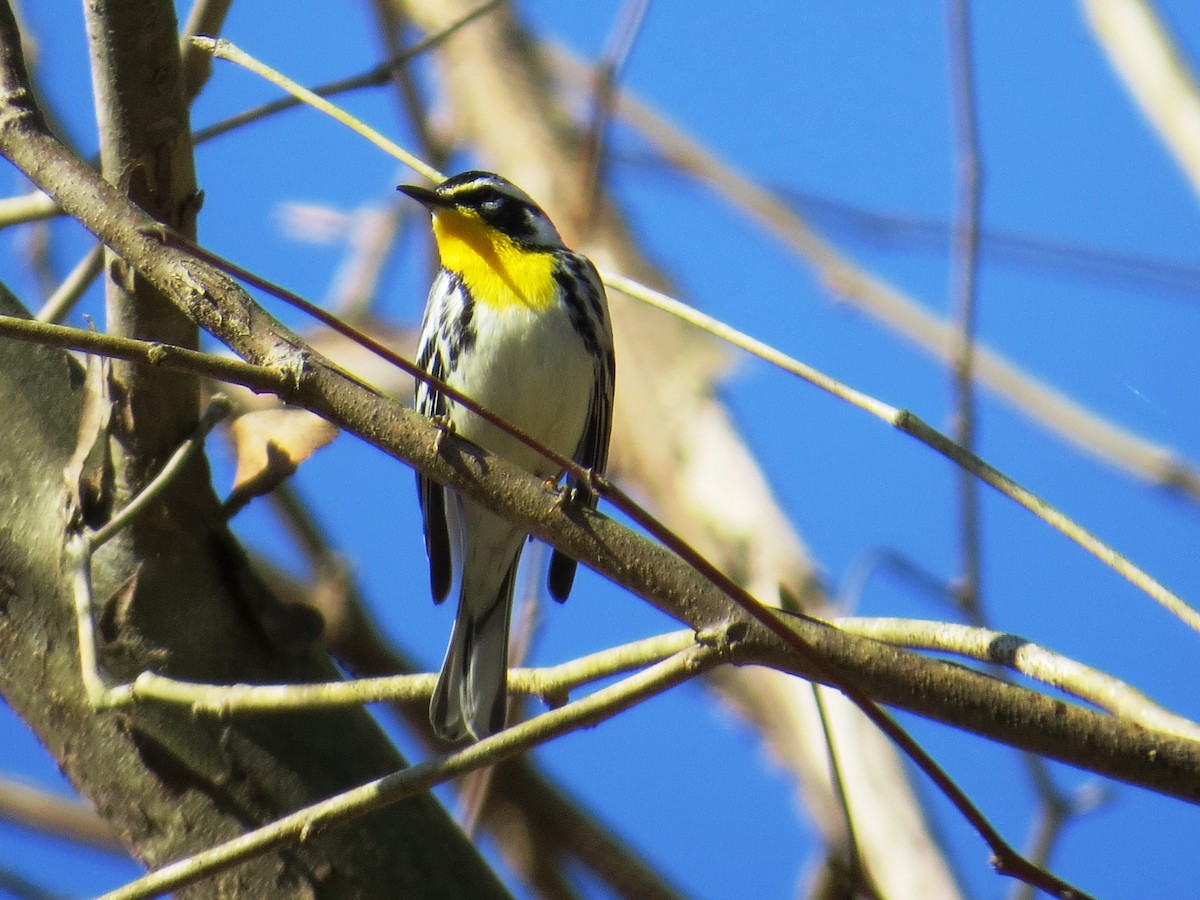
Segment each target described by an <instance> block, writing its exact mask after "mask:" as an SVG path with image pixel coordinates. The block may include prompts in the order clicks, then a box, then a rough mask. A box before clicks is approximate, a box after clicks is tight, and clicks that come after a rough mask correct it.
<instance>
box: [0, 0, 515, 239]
mask: <svg viewBox="0 0 1200 900" xmlns="http://www.w3.org/2000/svg"><path fill="white" fill-rule="evenodd" d="M503 2H504V0H488V2H487V3H482V4H480V5H479V6H477V7H476V8H475V9H473V10H471V11H470V12H469V13H467V14H466V15H465V16H463V17H462V18H461V19H459V20H458V21H457V22H455V23H453V24H452V25H450V26H449V27H448V28H445V29H443V30H442V31H440V32H438V33H437V34H431V35H429V36H428V37H426V38H425V39H424V40H421V41H418V42H417V43H415V44H413V45H412V46H411V47H409V48H408V49H407V50H405V51H404V52H403V53H401V54H400V55H399V56H397V57H396V58H394V59H389V60H387V61H385V62H383V63H380V64H379V65H377V66H374V67H373V68H371V69H369V70H367V71H366V72H364V73H362V74H361V75H355V76H353V77H351V78H341V79H338V80H337V81H330V82H326V83H325V84H322V85H319V86H317V87H314V88H312V92H313V93H314V94H317V95H318V96H321V97H332V96H334V95H336V94H343V93H347V92H349V91H356V90H360V89H362V88H367V87H380V86H382V85H385V84H387V83H388V81H389V80H391V77H392V70H393V69H395V68H397V67H400V66H404V65H407V64H408V63H409V62H410V61H411V60H412V59H414V58H416V57H417V56H420V55H421V54H422V53H426V52H428V51H429V50H432V49H433V48H435V47H437V46H438V45H439V44H441V43H442V42H443V41H445V40H446V39H447V38H449V37H452V36H453V35H454V34H455V33H456V32H457V31H459V29H461V28H463V27H464V26H466V25H469V24H471V23H472V22H474V21H475V20H476V19H478V18H479V17H480V16H483V15H486V14H487V13H489V12H491V11H492V10H494V9H495V8H496V7H498V6H499V5H500V4H501V3H503ZM303 102H304V101H302V100H300V99H299V98H297V97H294V96H289V97H281V98H280V99H278V100H273V101H271V102H270V103H264V104H262V105H261V106H256V107H254V108H253V109H248V110H246V111H244V112H241V113H238V114H237V115H235V116H230V117H229V118H228V119H222V120H221V121H220V122H217V123H215V124H213V125H209V126H207V127H205V128H201V129H200V130H199V131H196V132H195V133H194V134H193V135H192V140H193V142H194V143H196V144H202V143H205V142H206V141H210V140H212V139H213V138H215V137H219V136H220V135H222V134H226V133H228V132H230V131H233V130H234V129H237V128H241V127H242V126H244V125H249V124H250V123H252V122H258V121H261V120H263V119H266V118H269V117H270V116H273V115H275V114H277V113H281V112H285V111H286V110H289V109H295V108H296V107H298V106H301V105H302V104H303ZM16 199H22V200H23V199H24V198H16ZM51 202H53V201H51ZM4 203H5V201H3V200H0V225H2V224H3V223H4V216H3V213H4ZM26 207H34V208H32V209H30V210H29V211H26ZM36 211H37V208H36V207H35V206H34V204H33V202H32V200H27V201H26V202H25V204H24V205H21V206H18V205H15V204H14V207H13V210H12V214H14V215H19V214H22V213H24V214H25V215H32V214H33V213H35V212H36Z"/></svg>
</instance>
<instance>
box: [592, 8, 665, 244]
mask: <svg viewBox="0 0 1200 900" xmlns="http://www.w3.org/2000/svg"><path fill="white" fill-rule="evenodd" d="M649 8H650V0H625V3H624V4H623V5H622V7H621V11H620V14H619V16H618V18H617V24H616V26H615V27H614V28H613V31H612V33H611V34H610V35H609V37H608V44H607V45H606V46H605V48H604V52H603V53H602V54H601V57H600V61H599V62H598V63H597V65H596V70H595V75H594V78H593V82H594V84H595V89H594V91H593V97H592V121H591V123H590V124H589V125H588V128H587V137H586V138H585V140H584V150H583V153H582V154H581V160H582V168H581V172H582V175H583V184H584V190H583V192H582V197H583V201H582V203H581V204H580V208H579V209H578V210H577V211H576V216H575V218H576V231H577V233H578V234H580V235H582V236H584V237H586V235H587V228H588V225H589V224H590V223H592V222H594V221H595V219H596V205H597V203H598V201H599V198H600V182H601V180H602V175H603V169H604V155H605V140H604V139H605V136H606V134H607V132H608V124H609V122H611V121H612V117H613V108H614V105H615V103H616V96H617V79H618V78H619V77H620V74H621V69H622V68H624V66H625V62H626V60H628V59H629V54H630V53H631V52H632V51H633V44H634V42H635V41H636V40H637V37H638V35H639V34H641V30H642V24H643V23H644V22H645V20H646V12H647V11H648V10H649Z"/></svg>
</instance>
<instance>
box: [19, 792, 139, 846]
mask: <svg viewBox="0 0 1200 900" xmlns="http://www.w3.org/2000/svg"><path fill="white" fill-rule="evenodd" d="M0 819H3V820H4V821H6V822H12V823H15V824H17V825H20V826H21V827H22V828H29V829H32V830H34V831H40V832H42V833H44V834H50V835H53V836H54V837H56V838H60V839H62V840H65V841H70V842H71V843H73V844H75V845H77V846H82V847H90V848H92V849H95V850H103V851H104V852H105V853H115V854H118V855H120V856H128V855H129V852H128V851H127V850H126V849H125V845H124V844H122V843H121V842H120V841H119V840H118V839H117V836H116V835H115V834H114V833H113V830H112V828H111V826H110V825H109V824H108V822H106V821H105V820H104V819H102V818H100V815H99V813H97V812H96V811H95V810H94V809H92V808H91V807H90V806H87V805H85V804H83V803H81V802H80V801H78V800H71V799H68V798H66V797H60V796H59V795H57V794H53V793H50V792H49V791H44V790H41V789H39V788H35V787H30V786H29V785H25V784H21V783H20V782H17V781H12V780H10V779H0Z"/></svg>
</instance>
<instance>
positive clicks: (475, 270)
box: [399, 172, 614, 740]
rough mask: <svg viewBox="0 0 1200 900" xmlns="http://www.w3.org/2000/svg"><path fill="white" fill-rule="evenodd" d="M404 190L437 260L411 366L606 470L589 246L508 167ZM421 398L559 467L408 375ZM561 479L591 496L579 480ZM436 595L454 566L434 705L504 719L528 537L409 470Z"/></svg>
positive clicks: (475, 434) (606, 389)
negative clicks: (456, 574) (450, 626)
mask: <svg viewBox="0 0 1200 900" xmlns="http://www.w3.org/2000/svg"><path fill="white" fill-rule="evenodd" d="M399 190H400V191H402V192H403V193H405V194H407V195H408V196H409V197H412V198H413V199H414V200H417V201H418V202H420V203H422V204H423V205H424V206H425V207H426V208H427V209H428V210H429V211H430V213H432V214H433V233H434V237H435V238H436V240H437V247H438V254H439V256H440V258H441V268H440V270H439V271H438V273H437V277H436V278H435V279H434V282H433V287H432V288H431V289H430V291H429V301H428V304H427V306H426V308H425V319H424V322H423V324H422V328H421V344H420V348H419V349H418V353H417V364H418V365H419V366H420V367H421V368H422V369H424V370H425V371H426V372H428V373H430V374H431V375H434V376H436V377H437V378H440V379H441V380H442V381H444V382H446V383H447V384H449V385H450V386H452V387H454V388H456V389H457V390H459V391H461V392H462V393H463V394H465V395H466V396H468V397H470V398H472V399H473V400H475V401H477V402H478V403H479V404H480V405H482V406H483V407H485V408H486V409H488V410H490V411H491V412H493V413H495V414H496V415H498V416H500V417H501V418H502V419H504V420H505V421H507V422H510V423H511V424H513V425H515V426H517V427H518V428H519V429H521V430H522V431H524V432H525V433H526V434H528V435H529V436H530V437H532V438H534V439H536V440H538V441H540V442H541V443H542V444H544V445H545V446H547V447H549V448H551V449H553V450H555V451H556V452H558V453H559V454H561V455H563V456H567V457H570V458H573V459H574V460H575V461H576V462H577V463H579V465H581V466H583V467H584V468H587V469H591V470H593V471H596V472H598V473H603V472H604V468H605V464H606V462H607V459H608V437H609V431H610V428H611V423H612V404H613V384H614V381H613V379H614V362H613V341H612V327H611V325H610V323H609V318H608V301H607V299H606V298H605V295H604V287H603V285H602V284H601V283H600V278H599V276H598V275H597V273H596V269H595V267H594V266H593V265H592V264H591V262H590V261H589V260H588V259H587V257H585V256H583V255H581V254H579V253H576V252H574V251H573V250H569V249H567V248H566V247H564V246H563V242H562V238H560V237H559V234H558V231H557V230H556V229H555V227H554V225H553V224H552V223H551V222H550V219H549V217H548V216H547V215H546V214H545V213H544V212H543V211H542V210H541V209H540V208H539V207H538V206H537V204H536V203H534V202H533V200H531V199H530V198H529V196H528V195H527V194H525V192H524V191H522V190H520V189H519V188H517V187H516V186H514V185H513V184H511V183H510V182H508V181H507V180H505V179H503V178H501V177H500V176H498V175H493V174H491V173H488V172H464V173H462V174H461V175H455V176H454V177H453V178H450V179H448V180H446V181H444V182H442V183H441V184H439V185H438V186H437V187H436V188H434V189H432V190H429V189H427V188H422V187H415V186H412V185H401V186H400V187H399ZM417 408H418V409H419V410H420V411H421V412H423V413H424V414H425V415H427V416H431V417H440V418H442V419H443V420H444V421H446V422H448V424H449V426H450V427H451V428H452V429H453V431H454V433H455V434H457V435H459V436H461V437H464V438H466V439H467V440H469V441H471V442H473V443H475V444H478V445H479V446H481V447H483V448H484V449H486V450H489V451H491V452H492V453H495V454H497V455H499V456H502V457H504V458H505V459H507V460H509V461H510V462H513V463H516V464H517V465H520V466H521V467H523V468H525V469H526V470H528V471H529V472H532V473H533V474H534V475H537V476H539V477H541V478H546V479H557V478H558V477H559V476H561V475H562V472H561V471H560V470H559V467H558V466H556V465H554V464H553V463H551V462H550V461H549V460H547V459H546V458H545V457H543V456H542V455H541V454H539V453H537V452H536V451H535V450H533V449H531V448H530V447H528V446H526V445H525V444H523V443H521V442H520V441H518V440H517V439H516V438H514V437H512V436H511V435H509V434H507V433H505V432H504V431H501V430H500V429H499V428H496V427H495V426H494V425H491V424H489V423H487V422H485V421H484V420H483V419H481V418H480V417H479V416H477V415H475V414H474V413H471V412H469V411H467V410H466V409H464V408H463V407H461V406H460V405H459V404H456V403H454V402H453V401H452V400H450V399H448V398H446V397H444V396H442V395H441V394H440V393H438V391H436V390H435V389H433V388H431V387H429V386H428V385H426V384H425V383H423V382H418V383H417ZM571 489H572V490H573V491H575V492H576V496H580V497H582V498H583V500H584V502H587V503H590V504H593V505H594V504H595V497H594V496H592V495H591V494H590V492H588V490H587V487H586V485H579V484H572V485H571ZM417 491H418V494H419V496H420V501H421V511H422V514H423V516H424V525H425V549H426V551H427V552H428V554H429V571H430V581H431V584H432V588H433V598H434V601H435V602H438V603H440V602H441V601H443V600H445V599H446V596H447V595H448V594H449V593H450V586H451V583H452V581H453V570H454V566H455V564H457V566H458V568H459V570H460V583H459V599H458V615H457V618H456V619H455V621H454V631H453V633H452V634H451V636H450V647H449V649H448V650H447V651H446V659H445V662H444V663H443V664H442V672H441V675H440V676H439V677H438V683H437V689H436V690H435V691H434V694H433V702H432V703H431V704H430V708H429V718H430V721H431V722H432V723H433V727H434V730H435V731H436V732H437V733H438V735H440V736H441V737H442V738H444V739H447V740H461V739H462V738H465V737H467V736H468V735H469V736H471V737H474V738H477V739H478V738H482V737H486V736H487V735H489V734H492V733H494V732H496V731H499V730H500V729H501V728H503V727H504V717H505V711H506V704H507V690H506V689H507V681H508V626H509V618H510V614H511V612H512V601H513V584H514V579H515V576H516V570H517V562H518V561H519V560H520V558H521V550H522V547H523V546H524V543H525V540H526V537H527V535H526V534H525V533H524V532H523V531H522V530H521V529H519V528H514V527H513V526H512V525H510V524H509V523H507V522H506V521H504V520H503V519H501V518H500V517H498V516H496V515H495V514H493V513H491V512H489V511H488V510H486V509H484V508H483V507H482V506H480V505H478V504H477V503H474V502H472V501H470V500H467V499H464V498H462V497H459V496H458V495H457V494H456V493H454V492H453V491H447V490H446V489H444V488H442V487H441V486H440V485H438V484H437V483H435V482H433V481H430V480H429V479H428V478H424V477H421V476H420V475H418V476H417ZM575 565H576V564H575V560H573V559H570V558H569V557H567V556H565V555H563V554H561V553H559V552H558V551H557V550H556V551H555V552H554V554H553V556H552V558H551V560H550V571H549V577H548V586H549V590H550V594H551V596H553V597H554V598H555V599H556V600H559V601H562V600H565V599H566V597H567V594H568V593H569V592H570V590H571V583H572V581H573V580H574V578H575Z"/></svg>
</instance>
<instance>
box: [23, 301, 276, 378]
mask: <svg viewBox="0 0 1200 900" xmlns="http://www.w3.org/2000/svg"><path fill="white" fill-rule="evenodd" d="M0 336H2V337H6V338H15V339H16V340H20V341H29V342H31V343H36V344H42V345H44V346H46V347H60V348H62V349H64V350H78V351H80V352H83V353H94V354H96V355H97V356H111V357H114V358H115V359H124V360H129V361H130V362H138V363H142V364H144V365H147V366H161V367H162V368H164V369H172V370H175V371H178V372H191V373H192V374H193V375H198V376H201V377H204V378H211V379H213V380H214V381H224V382H228V383H229V384H240V385H242V386H243V387H247V388H250V390H252V391H257V392H259V393H273V394H280V395H281V396H284V397H285V398H286V396H287V394H288V393H289V392H290V388H292V387H294V381H295V379H294V378H293V377H292V376H291V375H290V374H289V373H288V372H286V371H284V370H283V369H271V368H268V367H266V366H256V365H254V364H253V363H248V362H243V361H242V360H240V359H228V358H226V357H222V356H215V355H213V354H211V353H201V352H200V351H198V350H188V349H186V348H184V347H176V346H174V345H173V344H162V343H158V342H155V341H139V340H135V339H133V338H125V337H117V336H116V335H111V334H105V333H104V332H100V331H88V330H86V329H83V328H71V327H69V326H67V325H54V324H51V323H49V322H38V321H36V320H35V319H22V318H17V317H16V316H0Z"/></svg>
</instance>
